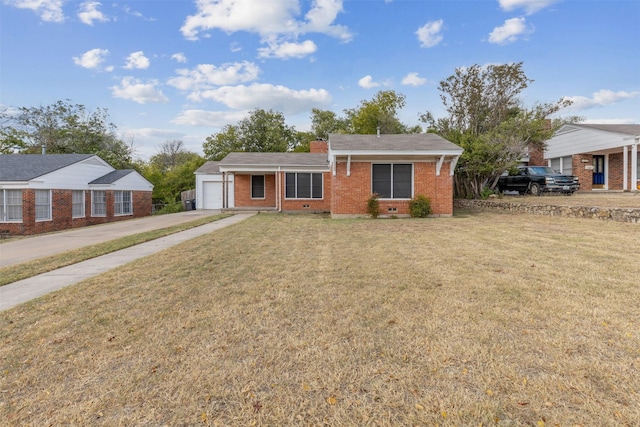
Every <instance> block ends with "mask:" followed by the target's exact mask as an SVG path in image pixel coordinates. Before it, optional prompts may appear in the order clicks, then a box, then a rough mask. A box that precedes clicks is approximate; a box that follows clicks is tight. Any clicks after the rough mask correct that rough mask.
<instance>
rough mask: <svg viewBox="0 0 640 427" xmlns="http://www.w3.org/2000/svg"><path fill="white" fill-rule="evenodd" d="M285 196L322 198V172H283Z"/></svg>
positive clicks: (290, 197) (291, 197)
mask: <svg viewBox="0 0 640 427" xmlns="http://www.w3.org/2000/svg"><path fill="white" fill-rule="evenodd" d="M285 198H287V199H322V174H321V173H295V172H289V173H287V174H285Z"/></svg>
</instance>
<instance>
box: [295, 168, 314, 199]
mask: <svg viewBox="0 0 640 427" xmlns="http://www.w3.org/2000/svg"><path fill="white" fill-rule="evenodd" d="M297 176H298V182H297V183H296V184H297V185H296V187H297V189H298V191H297V194H296V197H297V198H298V199H310V198H311V174H310V173H299V174H297Z"/></svg>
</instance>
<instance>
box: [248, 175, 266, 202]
mask: <svg viewBox="0 0 640 427" xmlns="http://www.w3.org/2000/svg"><path fill="white" fill-rule="evenodd" d="M251 198H252V199H264V175H251Z"/></svg>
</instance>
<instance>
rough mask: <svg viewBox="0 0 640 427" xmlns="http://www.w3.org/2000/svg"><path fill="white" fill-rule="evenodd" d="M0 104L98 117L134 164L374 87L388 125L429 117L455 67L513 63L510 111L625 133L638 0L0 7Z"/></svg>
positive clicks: (639, 84) (14, 3) (150, 0)
mask: <svg viewBox="0 0 640 427" xmlns="http://www.w3.org/2000/svg"><path fill="white" fill-rule="evenodd" d="M0 8H1V10H0V104H1V105H2V106H4V107H9V108H11V107H20V106H28V107H31V106H39V105H49V104H52V103H54V102H56V101H57V100H64V99H70V100H71V101H72V102H73V103H78V104H83V105H85V106H87V107H88V108H89V109H95V108H98V107H101V108H106V109H108V111H109V114H110V117H111V119H112V121H113V122H114V123H115V124H116V125H117V127H118V129H119V132H120V134H121V135H120V136H121V137H122V138H123V139H124V140H125V141H127V142H130V143H132V144H133V147H134V149H135V153H136V155H137V157H140V158H142V159H148V157H150V156H151V155H153V154H155V153H156V152H157V151H158V147H159V145H160V144H161V143H162V142H164V141H166V140H168V139H180V140H182V141H183V142H184V143H185V145H186V147H187V148H188V149H190V150H192V151H195V152H198V153H201V152H202V142H203V141H204V139H205V138H206V137H207V136H208V135H211V134H213V133H216V132H218V131H219V130H220V129H221V128H222V127H223V126H224V125H225V124H235V123H237V122H238V121H239V120H240V119H241V118H243V117H244V116H246V114H247V112H248V111H250V110H252V109H255V108H263V109H273V110H276V111H280V112H282V113H284V114H285V117H286V121H287V124H289V125H293V126H295V127H296V129H298V130H309V128H310V119H309V116H310V111H311V109H312V108H320V109H323V110H332V111H334V112H336V113H338V114H342V111H343V110H344V109H347V108H355V107H357V106H358V104H359V103H360V101H362V100H369V99H371V98H372V97H373V96H374V95H375V93H376V92H377V91H379V90H394V91H396V92H398V93H402V94H404V95H405V96H406V101H407V105H406V107H405V108H404V109H403V110H402V111H401V112H400V114H399V115H400V118H401V120H402V121H403V122H405V123H406V124H408V125H415V124H418V115H419V114H420V113H424V112H425V111H431V112H432V113H433V114H434V116H436V117H442V116H444V111H443V109H442V103H441V100H440V98H439V91H438V90H437V86H438V82H439V81H440V80H443V79H445V78H446V77H448V76H450V75H451V74H453V73H454V71H455V69H456V68H458V67H466V66H471V65H474V64H479V65H487V64H503V63H513V62H523V63H524V66H523V67H524V71H525V73H526V74H527V76H528V77H529V78H531V79H533V80H534V82H533V83H532V84H531V85H530V87H529V88H528V89H527V90H526V91H525V92H524V93H523V95H522V97H521V98H522V99H521V100H522V103H523V105H524V106H532V105H533V104H534V103H540V102H552V101H557V100H559V99H561V98H563V97H568V98H570V99H572V100H573V101H574V105H573V106H572V107H571V108H570V109H566V110H563V112H562V115H579V116H582V117H584V118H585V119H586V122H587V123H640V1H638V0H633V1H615V0H606V1H605V0H601V1H593V0H583V1H576V0H474V1H461V0H449V1H431V0H196V1H185V0H164V1H155V0H137V1H108V2H107V1H102V2H100V1H66V0H0Z"/></svg>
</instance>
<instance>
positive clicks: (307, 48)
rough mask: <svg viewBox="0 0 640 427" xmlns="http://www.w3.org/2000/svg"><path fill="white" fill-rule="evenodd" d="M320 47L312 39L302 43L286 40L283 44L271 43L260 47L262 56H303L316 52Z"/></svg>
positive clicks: (281, 57)
mask: <svg viewBox="0 0 640 427" xmlns="http://www.w3.org/2000/svg"><path fill="white" fill-rule="evenodd" d="M317 49H318V47H317V46H316V44H315V43H314V42H312V41H311V40H305V41H304V42H302V43H291V42H284V43H282V44H277V43H273V44H271V43H270V44H269V47H264V48H260V49H258V56H259V57H260V58H280V59H285V58H302V57H304V56H307V55H310V54H312V53H314V52H315V51H316V50H317Z"/></svg>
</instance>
